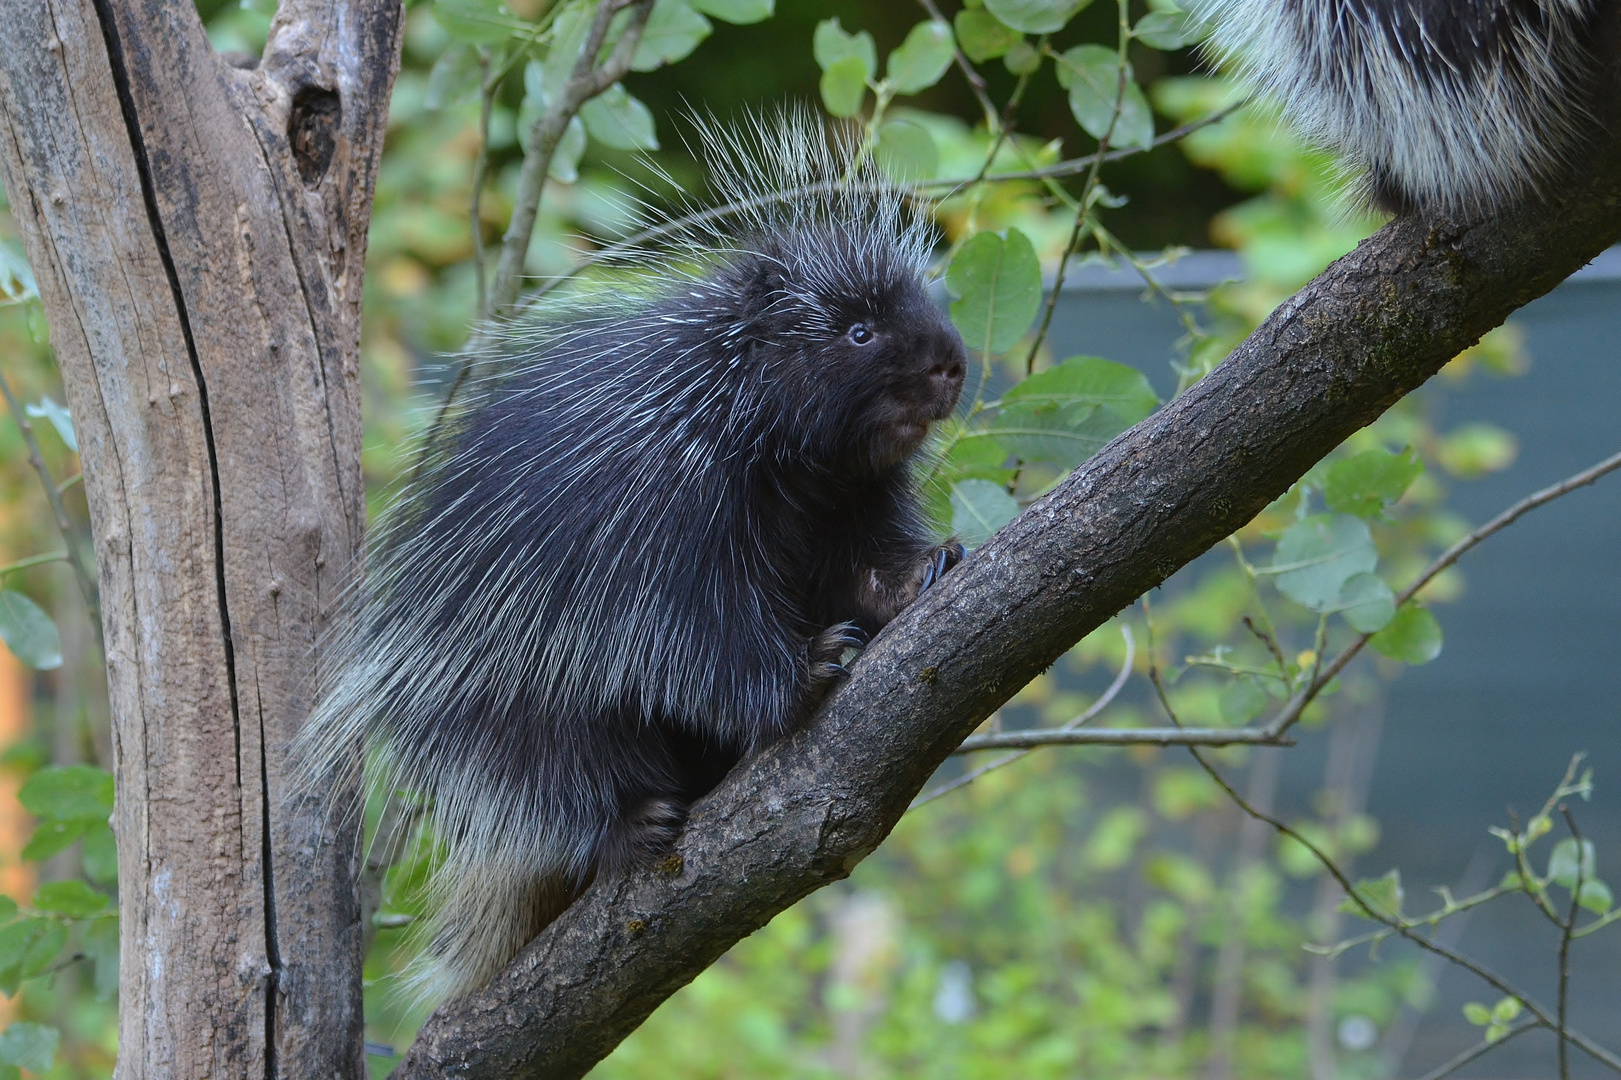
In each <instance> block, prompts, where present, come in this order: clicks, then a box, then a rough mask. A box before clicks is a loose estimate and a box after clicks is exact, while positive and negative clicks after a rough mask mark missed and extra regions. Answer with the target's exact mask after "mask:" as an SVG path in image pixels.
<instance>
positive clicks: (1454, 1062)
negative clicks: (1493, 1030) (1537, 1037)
mask: <svg viewBox="0 0 1621 1080" xmlns="http://www.w3.org/2000/svg"><path fill="white" fill-rule="evenodd" d="M1541 1026H1542V1024H1540V1023H1538V1022H1537V1021H1535V1020H1527V1021H1525V1022H1524V1023H1521V1024H1516V1025H1515V1026H1513V1027H1511V1028H1509V1029H1508V1030H1507V1031H1505V1032H1504V1033H1503V1034H1502V1035H1501V1036H1499V1037H1498V1038H1496V1039H1493V1040H1487V1039H1482V1040H1480V1041H1479V1042H1477V1043H1476V1044H1475V1045H1473V1046H1471V1047H1470V1048H1469V1049H1467V1050H1465V1051H1463V1052H1462V1053H1460V1054H1458V1055H1457V1056H1455V1057H1452V1058H1449V1059H1448V1060H1447V1061H1444V1062H1442V1063H1441V1064H1440V1065H1438V1066H1436V1067H1435V1068H1433V1069H1431V1070H1430V1071H1429V1072H1427V1073H1425V1074H1424V1075H1423V1076H1421V1077H1419V1080H1442V1077H1446V1076H1451V1075H1452V1074H1453V1073H1455V1072H1457V1071H1458V1070H1459V1069H1461V1068H1463V1067H1464V1066H1465V1065H1467V1064H1469V1063H1470V1062H1471V1061H1474V1060H1475V1059H1476V1058H1478V1057H1481V1056H1482V1055H1484V1054H1486V1053H1489V1052H1490V1051H1492V1050H1495V1049H1497V1048H1498V1047H1499V1046H1502V1045H1503V1044H1504V1043H1506V1042H1508V1041H1509V1040H1510V1039H1512V1038H1514V1036H1516V1035H1523V1034H1524V1033H1525V1032H1527V1031H1530V1030H1531V1029H1532V1028H1539V1027H1541Z"/></svg>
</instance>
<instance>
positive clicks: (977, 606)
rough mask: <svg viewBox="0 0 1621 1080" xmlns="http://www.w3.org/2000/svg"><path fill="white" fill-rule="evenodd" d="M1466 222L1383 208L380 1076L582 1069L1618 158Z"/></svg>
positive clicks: (1437, 355) (851, 852)
mask: <svg viewBox="0 0 1621 1080" xmlns="http://www.w3.org/2000/svg"><path fill="white" fill-rule="evenodd" d="M1603 157H1604V160H1603V161H1601V162H1600V163H1599V164H1600V168H1599V169H1597V170H1596V171H1595V173H1594V178H1593V179H1590V180H1588V181H1586V182H1584V183H1581V184H1578V185H1575V186H1574V187H1573V188H1572V189H1571V190H1570V191H1568V192H1566V193H1564V194H1563V195H1562V196H1561V197H1559V198H1556V199H1553V200H1550V201H1549V202H1548V203H1546V204H1539V205H1536V206H1531V207H1527V208H1524V209H1522V210H1520V211H1517V212H1516V213H1514V214H1513V215H1511V216H1510V217H1508V218H1506V219H1504V220H1500V221H1496V222H1492V223H1485V224H1475V225H1472V226H1457V225H1450V224H1445V223H1437V222H1430V221H1425V220H1420V219H1416V218H1409V219H1402V220H1398V221H1395V222H1393V223H1391V224H1390V225H1387V226H1386V227H1385V228H1384V229H1382V230H1381V231H1380V232H1379V233H1378V234H1377V235H1375V236H1374V237H1372V238H1371V239H1369V240H1367V241H1366V242H1364V243H1363V244H1362V245H1361V246H1360V247H1358V248H1357V249H1356V250H1355V251H1354V252H1352V253H1351V254H1349V255H1347V256H1346V257H1345V258H1343V259H1341V260H1340V261H1339V262H1337V263H1335V264H1334V265H1333V266H1332V267H1330V268H1329V269H1328V270H1327V271H1326V272H1324V274H1323V275H1322V276H1321V277H1319V278H1318V279H1317V280H1316V281H1314V282H1313V283H1311V284H1310V285H1309V286H1307V287H1306V288H1305V289H1304V290H1302V292H1301V293H1300V294H1299V295H1297V296H1296V297H1295V298H1294V299H1292V300H1291V301H1289V302H1288V303H1287V304H1285V305H1284V306H1283V307H1281V308H1280V309H1279V310H1278V311H1276V312H1275V313H1274V314H1273V315H1272V316H1271V317H1270V318H1269V319H1268V320H1267V321H1266V323H1265V324H1264V325H1263V326H1262V327H1261V328H1260V329H1259V330H1257V331H1256V333H1255V334H1254V335H1252V336H1251V337H1250V339H1249V340H1248V341H1246V342H1245V343H1244V345H1243V346H1241V347H1240V348H1239V349H1238V350H1237V351H1236V352H1235V353H1234V355H1233V356H1232V357H1230V358H1229V359H1228V360H1227V361H1225V362H1224V363H1223V364H1222V365H1221V366H1219V367H1218V368H1217V369H1216V370H1215V371H1214V372H1213V373H1212V374H1211V375H1209V376H1208V377H1206V378H1205V379H1204V380H1203V381H1202V382H1200V383H1199V384H1198V385H1197V386H1195V387H1194V388H1193V389H1192V390H1191V391H1190V392H1189V393H1187V394H1186V395H1184V396H1183V397H1182V398H1180V399H1178V400H1176V401H1174V402H1172V403H1171V404H1169V405H1167V406H1166V407H1165V408H1163V409H1161V410H1160V411H1159V412H1157V413H1156V414H1154V415H1153V416H1152V417H1150V418H1149V419H1148V420H1146V421H1144V422H1143V423H1142V424H1140V425H1138V426H1137V427H1136V428H1134V429H1133V430H1132V431H1130V432H1128V433H1126V434H1125V435H1123V436H1121V437H1120V438H1119V439H1117V440H1115V441H1114V442H1113V443H1112V444H1110V445H1109V446H1108V447H1106V448H1105V449H1104V450H1103V451H1102V452H1101V453H1099V454H1098V455H1097V456H1096V457H1094V458H1093V459H1091V460H1090V461H1088V462H1086V463H1085V464H1084V465H1083V466H1081V467H1080V468H1079V469H1077V470H1076V471H1075V472H1074V474H1073V475H1071V476H1070V477H1069V478H1068V479H1067V480H1066V481H1065V482H1064V483H1063V484H1061V485H1060V486H1059V487H1058V488H1057V489H1056V490H1054V491H1053V492H1052V493H1051V494H1049V495H1048V496H1047V497H1045V498H1043V499H1042V500H1040V501H1039V502H1037V503H1036V504H1034V505H1033V506H1031V507H1030V508H1029V509H1027V510H1026V511H1025V512H1024V513H1023V514H1022V515H1021V516H1020V517H1019V518H1018V519H1017V520H1015V521H1014V522H1012V523H1011V524H1010V525H1008V526H1007V527H1006V528H1005V529H1003V530H1002V532H1001V533H999V534H998V535H997V536H996V537H995V538H994V539H992V541H991V542H990V543H988V544H986V545H985V546H984V547H983V548H981V549H979V550H978V551H976V552H974V553H973V554H972V555H971V556H970V557H969V558H968V559H967V560H965V561H964V562H963V563H962V564H961V565H960V566H959V567H958V568H957V569H955V570H953V571H952V573H951V574H950V576H948V577H947V578H946V579H945V581H944V582H943V583H942V584H941V585H940V586H938V587H936V588H935V589H932V590H930V591H929V592H928V593H926V594H925V595H924V596H923V598H922V599H921V600H920V601H919V602H918V603H917V604H915V605H914V606H913V607H912V608H911V609H909V610H908V611H907V612H905V613H904V614H903V615H902V616H901V617H900V618H899V619H897V620H896V621H895V623H893V624H892V625H891V626H890V627H889V628H888V629H886V630H885V631H884V633H882V634H881V635H879V637H878V638H877V639H876V640H875V641H874V642H873V643H872V645H871V646H870V647H869V648H868V649H867V651H866V653H865V655H864V656H862V657H861V659H860V660H859V661H858V662H857V663H856V665H855V666H854V669H853V671H852V675H851V678H850V681H849V682H848V683H847V684H845V685H844V686H843V687H842V688H841V689H840V690H839V691H838V692H836V693H835V694H834V695H833V696H832V697H831V698H830V700H829V701H828V703H827V705H826V706H825V707H824V709H823V710H822V712H821V713H820V714H819V715H818V716H817V717H816V718H815V720H814V721H813V722H812V723H811V724H810V725H809V726H807V727H806V728H805V729H804V730H803V731H800V732H799V733H797V734H795V735H794V736H793V737H791V738H789V739H786V740H784V741H783V742H782V743H780V744H779V745H777V746H775V747H773V748H772V749H770V750H769V751H767V752H766V753H763V754H762V755H760V756H759V757H758V758H756V759H754V760H752V761H750V762H747V763H745V764H744V765H743V766H741V767H739V768H738V769H737V770H735V771H734V773H733V774H732V775H731V776H729V777H728V778H727V780H726V781H725V782H724V783H723V784H722V785H721V786H720V787H719V788H718V789H717V790H716V791H714V792H713V793H712V794H711V795H710V796H709V797H708V798H707V799H705V800H704V801H703V802H702V803H701V804H700V805H699V806H697V807H696V808H695V810H694V813H693V815H692V817H691V820H690V822H689V823H688V826H687V828H686V831H685V834H684V835H683V837H682V839H681V841H680V842H679V844H678V846H677V849H676V852H675V854H674V855H673V856H672V857H671V858H669V859H668V860H667V861H665V862H664V863H663V864H661V865H660V866H659V867H658V868H657V869H655V870H651V871H648V872H645V873H641V874H636V875H632V876H629V877H625V878H619V879H614V880H603V881H600V882H598V883H597V884H596V885H595V886H594V887H593V888H592V889H591V890H590V891H588V892H587V893H586V894H585V896H584V897H582V898H581V899H580V900H579V901H578V902H577V903H576V904H575V905H574V906H573V907H572V908H570V909H569V910H568V911H567V912H566V913H565V914H564V915H563V917H562V918H560V919H559V920H558V921H557V922H555V923H554V924H552V926H550V927H549V928H548V929H547V930H546V931H545V932H544V933H543V934H542V935H541V936H540V937H539V938H537V939H536V940H535V941H534V942H532V943H531V944H530V945H529V947H528V948H526V949H525V950H524V952H523V953H522V954H520V956H519V957H518V958H517V959H516V960H515V961H514V962H513V964H512V965H511V966H510V967H509V968H508V969H507V970H506V971H504V972H502V973H501V974H500V975H498V976H497V977H496V978H495V979H494V980H493V981H492V983H491V984H490V985H489V986H488V987H486V988H485V989H484V990H482V991H480V992H479V993H477V994H475V995H472V996H471V997H469V998H467V999H464V1000H461V1001H457V1002H452V1003H449V1004H447V1005H446V1006H444V1007H442V1008H441V1009H440V1010H439V1012H437V1013H436V1014H435V1015H434V1016H433V1017H432V1018H431V1019H430V1020H429V1021H428V1023H427V1025H426V1026H425V1027H424V1028H423V1030H422V1032H421V1034H420V1035H419V1037H418V1039H417V1042H416V1043H415V1045H414V1046H413V1047H412V1049H411V1051H410V1052H409V1053H408V1055H407V1057H406V1060H405V1062H404V1063H403V1064H402V1066H401V1067H400V1069H399V1070H398V1071H396V1072H395V1073H394V1076H395V1077H396V1080H416V1078H426V1077H438V1076H442V1075H456V1076H462V1077H469V1078H485V1077H487V1078H492V1080H493V1078H501V1080H517V1078H537V1077H545V1078H558V1080H560V1078H565V1077H578V1076H580V1075H582V1074H584V1073H585V1072H586V1071H587V1070H588V1069H589V1068H590V1067H591V1065H592V1064H594V1063H595V1062H596V1061H598V1060H600V1059H601V1058H602V1057H603V1056H605V1055H606V1054H607V1053H608V1052H609V1051H610V1050H612V1049H613V1047H614V1046H616V1045H617V1044H618V1043H619V1041H620V1040H621V1039H623V1038H624V1037H625V1035H627V1034H628V1033H629V1032H630V1031H632V1030H634V1029H635V1027H636V1026H637V1025H638V1024H640V1023H641V1022H642V1021H643V1020H644V1019H645V1018H646V1017H647V1016H648V1014H649V1013H651V1012H652V1010H653V1009H654V1008H655V1007H657V1006H658V1004H659V1003H660V1002H662V1001H663V1000H664V999H665V998H666V997H668V996H669V995H670V994H671V993H673V992H674V991H675V990H676V989H678V988H679V987H681V986H682V985H683V984H685V983H686V982H688V981H689V980H691V979H692V978H693V977H694V976H695V975H697V974H698V973H699V972H700V971H702V970H703V969H704V968H705V967H707V966H708V965H709V964H711V963H713V962H714V960H715V959H716V958H718V957H719V956H720V955H721V953H723V952H724V951H725V950H726V949H727V948H729V947H730V946H731V945H732V944H733V943H735V942H736V941H738V940H739V939H740V938H742V937H744V936H746V935H748V934H749V933H752V932H753V931H754V930H755V929H757V928H758V927H760V926H762V925H764V924H765V922H766V921H767V920H769V919H770V918H771V917H772V916H773V915H775V914H776V913H777V912H779V911H781V910H782V909H783V908H785V907H787V906H788V905H789V904H792V903H793V902H795V901H796V900H798V899H800V898H801V897H803V896H805V895H806V894H807V893H809V892H811V891H813V890H814V889H817V888H819V887H821V886H823V885H825V884H827V883H829V882H831V881H834V880H836V879H839V878H842V877H844V876H845V875H847V874H849V872H850V870H851V869H852V868H853V867H854V866H855V865H856V864H857V863H858V862H860V861H861V859H862V858H864V857H865V856H866V855H867V854H868V853H869V852H871V851H872V850H873V849H874V848H875V847H877V845H878V844H879V842H880V841H881V840H882V839H883V838H884V836H885V835H887V834H888V832H889V830H890V829H891V828H892V827H893V826H894V824H895V822H896V820H897V819H898V818H899V817H900V815H901V814H902V812H904V810H905V809H906V806H907V803H908V802H909V801H910V800H911V799H912V797H913V796H914V795H915V794H916V793H917V792H918V790H919V789H920V788H921V787H922V785H923V783H924V781H925V780H926V779H927V778H928V777H929V775H930V774H931V773H932V772H933V771H934V769H935V768H936V767H937V766H938V765H939V764H940V763H941V762H942V761H943V760H945V758H946V756H947V755H949V754H950V753H951V751H952V749H953V748H954V747H956V746H957V744H958V743H960V742H961V741H962V740H963V738H964V737H965V736H967V735H968V734H969V732H971V731H972V730H973V729H974V727H975V726H976V725H977V724H978V723H979V722H980V721H981V720H982V719H983V718H984V717H985V716H987V715H988V714H989V713H990V712H991V711H992V710H993V709H995V708H996V707H997V706H998V705H1000V704H1001V703H1002V702H1003V701H1005V700H1006V699H1007V698H1008V697H1009V696H1010V695H1011V694H1013V693H1014V692H1016V691H1017V690H1018V689H1019V688H1020V687H1021V686H1023V685H1024V684H1025V683H1026V682H1028V681H1029V680H1030V679H1031V678H1032V677H1034V676H1035V675H1037V674H1038V673H1040V672H1041V671H1042V670H1043V669H1044V668H1046V667H1047V666H1048V665H1050V664H1051V663H1052V662H1053V661H1054V660H1056V659H1057V658H1058V657H1059V656H1060V655H1061V654H1062V653H1063V652H1064V650H1066V649H1068V648H1069V647H1070V646H1071V645H1072V644H1074V642H1076V641H1077V640H1079V639H1080V638H1081V637H1082V636H1084V635H1085V634H1086V633H1088V632H1089V631H1091V630H1093V629H1095V628H1096V627H1098V626H1099V625H1101V624H1102V623H1103V622H1105V621H1106V620H1108V619H1109V618H1110V617H1111V616H1113V615H1114V614H1115V613H1116V612H1118V611H1120V610H1121V609H1122V608H1124V607H1125V606H1127V605H1129V604H1131V603H1132V602H1133V601H1134V600H1135V599H1136V598H1137V597H1138V596H1140V595H1142V594H1143V593H1145V592H1147V591H1148V590H1149V589H1152V588H1153V587H1154V586H1156V585H1158V584H1159V583H1160V582H1161V581H1163V580H1164V579H1165V578H1166V577H1168V576H1169V575H1170V574H1171V573H1172V572H1174V571H1175V570H1176V569H1177V568H1178V567H1180V566H1182V565H1183V564H1185V563H1187V562H1188V561H1189V560H1191V559H1193V558H1194V557H1196V556H1197V555H1198V554H1199V553H1201V552H1203V551H1205V550H1206V549H1207V548H1209V547H1210V546H1211V545H1212V544H1214V543H1216V542H1218V541H1219V540H1220V539H1221V538H1223V537H1225V536H1226V535H1228V534H1230V533H1231V532H1233V531H1234V530H1235V529H1237V528H1239V527H1240V526H1242V525H1243V524H1244V523H1245V522H1247V521H1249V520H1250V519H1251V518H1252V517H1253V516H1254V515H1255V514H1256V513H1258V512H1259V511H1260V510H1261V509H1262V508H1263V507H1264V506H1265V505H1266V504H1267V503H1268V502H1270V501H1271V500H1272V499H1274V498H1275V497H1277V496H1278V495H1280V494H1281V493H1282V492H1284V491H1285V490H1286V489H1287V488H1288V486H1289V485H1290V484H1291V483H1293V482H1294V481H1295V480H1296V479H1298V478H1299V477H1300V476H1301V475H1302V474H1303V473H1304V472H1305V471H1306V470H1307V469H1308V468H1310V467H1311V465H1312V464H1313V463H1315V462H1316V461H1318V460H1319V459H1320V458H1321V457H1322V456H1323V455H1324V454H1326V453H1328V451H1330V450H1332V449H1333V448H1334V447H1335V446H1337V445H1338V444H1339V443H1340V442H1341V441H1343V440H1344V439H1345V438H1346V437H1347V436H1349V435H1350V434H1352V433H1353V432H1354V431H1356V430H1357V429H1358V428H1360V427H1362V426H1364V425H1366V424H1367V423H1369V422H1370V421H1372V420H1373V419H1374V418H1375V417H1377V416H1378V415H1379V414H1380V413H1381V412H1383V411H1384V410H1385V409H1386V408H1388V407H1389V406H1390V405H1391V404H1393V403H1394V402H1395V401H1396V400H1397V399H1398V398H1400V397H1401V396H1402V395H1404V394H1406V393H1407V392H1409V391H1410V390H1413V389H1414V388H1416V387H1417V386H1419V385H1420V384H1422V383H1423V382H1424V381H1425V380H1426V379H1428V378H1429V377H1430V376H1431V375H1432V374H1434V373H1435V372H1436V371H1437V370H1438V369H1439V368H1440V367H1441V365H1442V364H1444V363H1445V362H1446V361H1447V360H1449V359H1451V358H1452V357H1453V356H1455V355H1456V354H1457V353H1458V352H1459V351H1460V350H1462V349H1463V348H1464V347H1466V346H1468V345H1470V344H1472V343H1473V342H1475V341H1476V340H1477V339H1478V338H1479V337H1480V335H1481V334H1482V333H1484V332H1485V331H1486V330H1488V329H1490V328H1491V327H1493V326H1496V325H1498V324H1499V323H1501V322H1502V321H1503V319H1504V318H1505V317H1506V316H1507V315H1508V314H1509V312H1511V311H1513V310H1514V309H1515V308H1517V307H1519V306H1520V305H1522V304H1524V303H1526V302H1527V301H1529V300H1531V299H1533V298H1535V297H1536V296H1539V295H1541V294H1542V293H1544V292H1546V291H1547V290H1548V289H1550V288H1552V287H1553V286H1554V285H1556V284H1557V283H1558V282H1559V281H1561V280H1563V278H1565V277H1566V276H1567V275H1568V274H1570V273H1571V272H1572V271H1574V270H1575V269H1577V268H1578V267H1580V266H1581V265H1583V264H1584V263H1586V262H1587V261H1588V260H1590V259H1591V258H1592V257H1593V256H1594V255H1596V254H1597V253H1598V252H1599V251H1600V250H1602V249H1603V248H1604V247H1605V246H1606V245H1608V244H1610V243H1613V242H1614V241H1615V240H1616V238H1617V236H1618V235H1621V153H1618V152H1617V150H1616V148H1611V150H1610V151H1609V152H1608V153H1607V154H1605V155H1603Z"/></svg>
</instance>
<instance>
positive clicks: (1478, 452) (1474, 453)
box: [1435, 424, 1520, 479]
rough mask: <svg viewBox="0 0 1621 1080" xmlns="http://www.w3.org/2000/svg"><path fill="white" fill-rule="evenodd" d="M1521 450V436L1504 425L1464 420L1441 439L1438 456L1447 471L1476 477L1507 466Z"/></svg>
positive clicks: (1462, 475) (1512, 462) (1469, 477)
mask: <svg viewBox="0 0 1621 1080" xmlns="http://www.w3.org/2000/svg"><path fill="white" fill-rule="evenodd" d="M1519 452H1520V444H1519V440H1518V439H1516V438H1515V437H1514V436H1513V435H1512V434H1511V433H1509V432H1507V431H1504V430H1503V429H1502V428H1499V427H1493V426H1492V425H1491V424H1465V425H1464V426H1463V427H1461V428H1459V429H1458V430H1456V431H1454V432H1451V433H1450V434H1448V435H1447V436H1446V437H1445V438H1444V439H1442V440H1441V442H1440V444H1439V445H1438V446H1437V447H1436V453H1435V456H1436V458H1437V460H1439V461H1440V463H1441V467H1442V468H1443V469H1445V470H1446V471H1447V472H1449V473H1451V474H1452V475H1454V476H1461V477H1463V478H1465V479H1473V478H1475V477H1479V476H1485V475H1486V474H1487V473H1493V472H1499V471H1501V470H1503V469H1506V468H1508V467H1509V466H1510V465H1512V464H1514V459H1515V458H1516V457H1518V456H1519Z"/></svg>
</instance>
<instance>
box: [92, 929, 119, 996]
mask: <svg viewBox="0 0 1621 1080" xmlns="http://www.w3.org/2000/svg"><path fill="white" fill-rule="evenodd" d="M84 954H85V955H86V956H87V957H89V958H90V962H91V963H92V964H94V965H95V978H94V986H95V991H96V1000H98V1001H110V1000H112V996H113V995H114V994H116V993H117V992H118V916H117V915H103V916H102V917H101V918H99V919H93V920H91V922H90V925H89V926H88V927H86V928H85V932H84Z"/></svg>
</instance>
